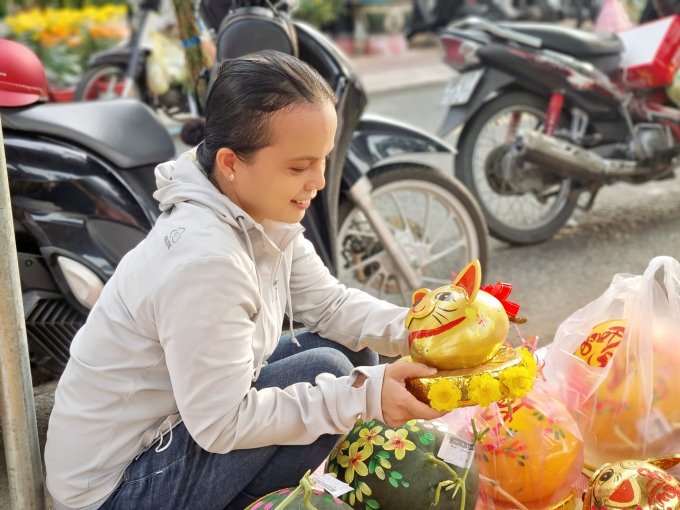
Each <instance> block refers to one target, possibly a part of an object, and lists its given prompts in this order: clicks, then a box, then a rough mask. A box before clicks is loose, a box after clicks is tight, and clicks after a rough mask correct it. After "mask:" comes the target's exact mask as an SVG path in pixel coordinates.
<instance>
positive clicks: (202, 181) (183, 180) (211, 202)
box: [153, 149, 262, 230]
mask: <svg viewBox="0 0 680 510" xmlns="http://www.w3.org/2000/svg"><path fill="white" fill-rule="evenodd" d="M155 175H156V187H157V188H158V190H157V191H156V192H155V193H154V194H153V197H154V198H155V199H156V200H158V202H160V209H161V212H166V211H168V210H169V209H172V208H173V207H174V206H175V205H177V204H179V203H181V202H194V203H197V204H201V205H203V206H204V207H207V208H209V209H210V210H211V211H213V212H214V213H215V214H216V215H217V216H219V217H220V218H221V219H222V220H223V221H225V222H227V223H229V224H230V225H231V226H233V227H236V228H239V229H240V228H241V226H240V225H239V224H238V222H237V221H236V218H238V217H239V216H243V218H244V220H246V224H247V226H248V228H249V229H250V228H251V227H255V228H258V227H259V229H260V230H261V229H262V227H261V226H260V225H259V224H258V223H256V222H255V221H254V220H253V219H252V218H251V217H250V216H249V215H248V214H247V213H246V212H245V211H244V210H243V209H241V208H240V207H239V206H237V205H236V204H235V203H234V202H232V201H231V200H229V198H228V197H226V196H225V195H223V194H222V193H220V191H219V190H218V189H217V188H216V187H215V185H214V184H213V183H212V182H210V180H209V179H208V177H207V176H206V175H205V174H204V173H203V171H202V170H201V169H200V168H199V166H198V161H197V160H196V149H193V150H191V151H188V152H185V153H184V154H182V155H181V156H180V157H179V158H177V161H168V162H167V163H163V164H161V165H158V166H157V167H156V171H155Z"/></svg>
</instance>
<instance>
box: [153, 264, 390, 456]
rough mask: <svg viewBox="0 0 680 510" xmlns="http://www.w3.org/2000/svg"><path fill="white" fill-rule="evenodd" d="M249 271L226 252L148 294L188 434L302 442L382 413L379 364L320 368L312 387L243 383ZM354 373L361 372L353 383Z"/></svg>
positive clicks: (209, 440)
mask: <svg viewBox="0 0 680 510" xmlns="http://www.w3.org/2000/svg"><path fill="white" fill-rule="evenodd" d="M251 271H252V268H251V267H249V268H246V267H244V266H243V264H242V263H240V262H239V261H235V260H232V259H231V258H226V257H204V258H201V259H197V260H194V261H191V262H188V263H186V264H184V265H183V266H181V267H180V268H179V269H177V270H176V271H175V272H174V273H173V274H172V275H171V276H170V277H169V278H168V279H167V280H165V282H164V283H163V284H162V285H161V286H160V287H159V289H158V290H157V291H156V292H155V293H154V295H153V297H152V308H153V313H154V315H155V320H156V325H157V328H158V334H159V339H160V342H161V345H162V346H163V349H164V352H165V358H166V364H167V367H168V372H169V374H170V380H171V382H172V389H173V393H174V396H175V400H176V402H177V407H178V409H179V412H180V414H181V416H182V418H183V420H184V423H185V425H186V427H187V430H188V431H189V433H190V434H191V436H192V437H193V438H194V440H195V441H196V442H197V443H198V444H199V445H200V446H201V447H202V448H203V449H205V450H207V451H209V452H214V453H227V452H229V451H231V450H237V449H244V448H257V447H262V446H268V445H272V444H280V445H288V444H309V443H312V442H313V441H314V440H315V439H316V438H318V437H319V436H320V435H322V434H344V433H346V432H347V431H349V430H350V429H351V428H352V426H353V425H354V423H355V421H356V419H357V418H358V417H359V416H362V417H364V419H365V420H370V419H373V418H377V419H382V410H381V407H380V401H381V399H380V395H381V391H382V377H383V375H384V366H382V367H368V368H361V369H355V370H354V371H353V372H352V374H350V375H349V376H347V377H339V378H335V377H334V376H332V375H330V374H321V375H319V376H318V377H317V378H316V381H315V382H316V386H312V385H311V384H308V383H298V384H294V385H292V386H289V387H288V388H285V389H280V388H266V389H262V390H259V391H257V390H255V389H254V388H252V387H251V384H252V376H253V348H252V338H253V334H254V331H255V327H256V326H255V323H254V322H253V318H254V316H255V314H256V311H257V306H258V304H259V297H258V294H257V292H258V291H257V287H256V286H255V285H254V283H253V276H252V274H251ZM357 371H361V372H362V373H364V374H365V375H367V376H368V378H367V379H366V381H365V382H364V384H363V385H362V386H361V387H360V388H353V387H352V384H353V383H354V381H355V379H356V377H357Z"/></svg>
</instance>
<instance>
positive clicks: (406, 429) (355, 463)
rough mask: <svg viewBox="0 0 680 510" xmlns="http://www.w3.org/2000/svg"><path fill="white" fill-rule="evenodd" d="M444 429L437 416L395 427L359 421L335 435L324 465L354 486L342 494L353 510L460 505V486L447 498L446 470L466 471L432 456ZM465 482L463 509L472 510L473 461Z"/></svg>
mask: <svg viewBox="0 0 680 510" xmlns="http://www.w3.org/2000/svg"><path fill="white" fill-rule="evenodd" d="M447 431H448V427H447V426H446V425H445V424H444V423H441V422H438V421H432V422H426V421H424V420H412V421H410V422H408V423H406V424H404V426H403V427H399V428H391V427H388V426H387V425H385V424H384V423H382V422H380V421H377V420H374V421H371V422H366V423H364V422H358V423H357V425H356V426H355V427H354V429H353V430H352V431H351V432H350V433H349V434H347V435H346V436H343V437H342V438H341V439H340V441H339V442H338V444H337V446H336V448H335V449H334V450H333V452H332V453H331V455H330V459H329V463H328V465H327V468H326V469H327V471H328V472H332V473H336V474H337V475H338V479H339V480H342V481H345V482H347V483H349V484H350V485H351V486H352V487H353V488H354V490H353V491H352V492H350V493H347V494H345V495H343V496H342V498H343V500H344V501H346V502H347V503H349V505H350V506H351V507H352V508H354V509H355V510H359V509H360V510H375V509H377V508H383V509H386V510H416V509H418V510H420V509H425V508H430V507H433V508H436V509H439V508H442V509H443V508H448V509H452V510H453V509H455V510H461V501H462V491H460V490H459V491H458V493H457V495H456V496H455V498H454V499H452V497H451V496H452V494H453V491H450V490H449V491H447V490H446V487H447V486H448V485H449V482H450V481H451V480H452V479H453V478H454V476H453V474H452V473H451V471H453V472H454V473H455V474H456V476H457V477H462V476H463V473H464V471H465V470H463V469H462V468H460V467H457V466H454V465H452V464H447V463H445V462H443V461H442V460H441V459H439V458H437V453H438V452H439V448H440V447H441V444H442V441H443V440H444V437H445V436H446V433H447ZM440 484H441V485H442V488H441V489H440V497H439V501H438V503H437V504H436V505H435V504H434V503H435V499H436V493H437V488H438V487H439V486H440ZM464 485H465V506H464V508H465V510H473V509H474V508H475V505H476V503H477V496H478V493H479V480H478V475H477V469H476V467H475V463H474V462H473V463H472V467H471V468H470V470H469V472H468V473H467V476H466V479H465V484H464Z"/></svg>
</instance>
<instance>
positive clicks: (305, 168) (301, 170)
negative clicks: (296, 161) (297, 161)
mask: <svg viewBox="0 0 680 510" xmlns="http://www.w3.org/2000/svg"><path fill="white" fill-rule="evenodd" d="M307 168H308V167H304V168H297V167H291V168H290V169H291V170H293V171H294V172H298V173H302V172H304V171H305V170H307Z"/></svg>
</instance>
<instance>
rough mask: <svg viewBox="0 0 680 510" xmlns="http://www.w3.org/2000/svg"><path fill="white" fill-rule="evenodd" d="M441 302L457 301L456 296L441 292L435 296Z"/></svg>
mask: <svg viewBox="0 0 680 510" xmlns="http://www.w3.org/2000/svg"><path fill="white" fill-rule="evenodd" d="M435 298H436V299H438V300H439V301H455V300H456V295H455V294H452V293H451V292H440V293H439V294H437V295H436V296H435Z"/></svg>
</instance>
